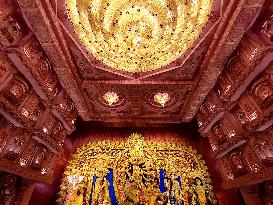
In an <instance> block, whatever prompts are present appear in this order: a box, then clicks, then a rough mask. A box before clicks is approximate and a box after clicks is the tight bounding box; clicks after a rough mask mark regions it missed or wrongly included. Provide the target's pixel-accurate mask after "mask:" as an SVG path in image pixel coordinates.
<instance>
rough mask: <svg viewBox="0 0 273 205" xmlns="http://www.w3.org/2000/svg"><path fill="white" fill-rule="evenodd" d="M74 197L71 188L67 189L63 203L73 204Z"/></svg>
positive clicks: (66, 204)
mask: <svg viewBox="0 0 273 205" xmlns="http://www.w3.org/2000/svg"><path fill="white" fill-rule="evenodd" d="M75 199H76V193H75V191H73V190H72V189H68V190H67V192H66V196H65V202H64V205H73V204H74V201H75Z"/></svg>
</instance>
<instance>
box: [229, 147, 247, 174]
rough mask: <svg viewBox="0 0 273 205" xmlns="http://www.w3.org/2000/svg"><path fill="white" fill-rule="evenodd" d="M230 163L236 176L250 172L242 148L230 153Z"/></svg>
mask: <svg viewBox="0 0 273 205" xmlns="http://www.w3.org/2000/svg"><path fill="white" fill-rule="evenodd" d="M230 164H231V168H232V171H233V174H234V176H235V177H240V176H242V175H245V174H247V173H248V168H247V165H246V162H245V159H244V157H243V155H242V152H241V150H236V151H233V152H232V153H231V154H230Z"/></svg>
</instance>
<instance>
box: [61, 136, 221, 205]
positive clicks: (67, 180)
mask: <svg viewBox="0 0 273 205" xmlns="http://www.w3.org/2000/svg"><path fill="white" fill-rule="evenodd" d="M60 190H61V191H60V192H59V198H58V200H57V204H66V205H68V204H73V205H75V204H78V205H81V204H89V205H110V204H113V205H117V204H124V205H127V204H128V205H129V204H132V205H133V204H139V205H140V204H145V205H157V204H177V205H182V204H184V205H197V204H199V205H209V204H217V201H216V199H215V195H214V193H213V187H212V185H211V180H210V176H209V173H208V170H207V167H206V165H205V161H204V160H203V159H202V156H201V155H199V154H197V152H196V150H194V149H193V148H192V147H190V146H186V145H182V144H175V143H173V144H172V143H165V142H150V141H148V142H147V141H144V138H143V137H142V136H141V135H139V134H132V135H131V136H130V137H129V139H128V141H127V142H116V141H114V142H109V141H97V142H96V141H94V142H90V143H88V144H85V145H83V146H82V147H80V148H79V149H78V150H77V152H76V153H75V154H74V155H73V157H72V159H71V160H70V161H69V163H68V166H67V168H66V170H65V172H64V177H63V179H62V182H61V187H60Z"/></svg>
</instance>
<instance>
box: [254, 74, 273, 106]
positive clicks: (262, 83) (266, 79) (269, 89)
mask: <svg viewBox="0 0 273 205" xmlns="http://www.w3.org/2000/svg"><path fill="white" fill-rule="evenodd" d="M250 90H251V93H252V94H253V96H254V98H255V100H256V102H257V103H258V105H259V107H261V108H262V107H267V106H269V105H271V103H272V100H273V96H272V94H273V84H272V81H271V79H270V75H269V74H264V75H263V76H262V77H260V78H259V79H258V80H256V82H255V83H254V84H253V85H252V87H251V89H250Z"/></svg>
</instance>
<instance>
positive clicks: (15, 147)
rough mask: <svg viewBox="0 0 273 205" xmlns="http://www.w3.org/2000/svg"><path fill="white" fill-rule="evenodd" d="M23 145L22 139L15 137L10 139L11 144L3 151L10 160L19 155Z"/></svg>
mask: <svg viewBox="0 0 273 205" xmlns="http://www.w3.org/2000/svg"><path fill="white" fill-rule="evenodd" d="M23 145H24V141H23V140H20V139H19V138H17V137H15V138H14V139H13V140H12V142H11V144H10V145H9V146H8V148H7V151H6V153H5V157H6V158H8V159H10V160H15V159H16V158H17V157H18V156H19V154H20V152H21V150H22V148H23Z"/></svg>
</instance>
